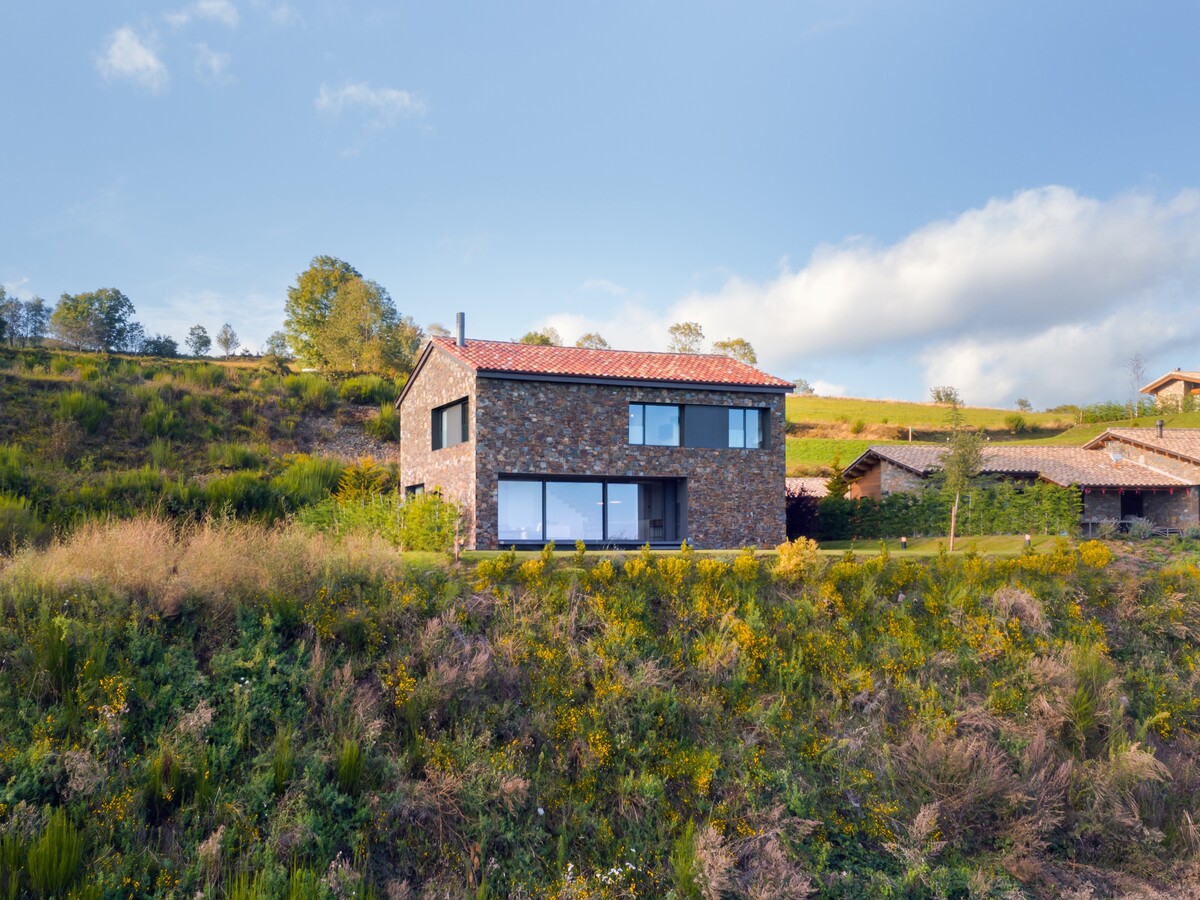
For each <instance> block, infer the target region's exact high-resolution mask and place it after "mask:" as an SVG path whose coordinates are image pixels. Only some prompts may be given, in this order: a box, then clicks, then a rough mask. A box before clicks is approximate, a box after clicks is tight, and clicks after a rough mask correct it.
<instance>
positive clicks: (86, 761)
mask: <svg viewBox="0 0 1200 900" xmlns="http://www.w3.org/2000/svg"><path fill="white" fill-rule="evenodd" d="M63 768H64V769H65V770H66V772H67V796H68V798H70V799H74V798H77V797H89V796H91V794H92V793H93V792H94V791H95V790H96V788H98V787H99V786H100V784H101V782H103V781H104V770H103V769H102V768H101V767H100V764H99V763H98V762H96V759H95V757H93V756H92V754H91V753H89V752H88V751H86V750H68V751H67V752H66V753H64V754H63Z"/></svg>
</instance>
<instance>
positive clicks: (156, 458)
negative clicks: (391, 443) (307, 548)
mask: <svg viewBox="0 0 1200 900" xmlns="http://www.w3.org/2000/svg"><path fill="white" fill-rule="evenodd" d="M398 390H399V388H398V386H397V385H396V384H395V383H393V382H390V381H387V380H385V379H382V378H379V377H377V376H370V375H368V376H358V377H349V378H345V379H341V380H337V379H334V380H329V379H326V378H323V377H321V376H318V375H315V374H312V373H304V374H299V375H289V374H286V373H279V372H273V371H270V370H268V369H266V368H263V367H252V366H247V365H244V364H224V363H222V364H218V363H213V362H201V361H195V360H161V359H144V358H143V359H139V358H125V357H118V356H103V355H98V354H80V353H65V352H49V351H46V350H41V349H37V350H17V351H14V350H0V411H2V413H3V414H2V415H0V547H3V548H5V549H7V548H8V547H10V546H11V545H12V544H14V543H16V544H21V543H24V542H27V541H30V540H38V539H39V538H41V537H43V536H44V535H46V534H48V533H49V531H50V530H51V529H52V528H54V527H59V526H66V525H70V524H73V523H76V522H78V521H80V520H81V519H86V518H88V517H91V516H95V515H102V516H112V515H116V516H128V515H133V514H136V513H139V512H157V513H159V514H166V515H173V516H181V517H198V516H202V515H204V514H208V513H217V514H232V515H240V516H247V515H252V516H257V517H260V518H273V517H275V516H279V515H281V514H284V513H287V512H291V511H294V510H295V509H296V508H297V507H298V506H303V505H305V504H307V503H310V502H314V501H315V500H318V499H320V498H321V497H324V496H326V495H327V494H328V492H329V490H330V488H331V487H333V486H334V485H336V484H337V480H338V472H339V471H340V468H341V467H340V464H339V463H338V462H337V461H335V460H319V459H318V460H313V459H306V458H302V457H301V456H300V455H299V454H300V452H301V451H305V450H308V449H310V447H309V443H310V442H309V441H307V440H306V437H307V436H308V432H310V431H311V430H312V423H313V422H314V420H317V419H325V418H330V417H335V416H336V417H338V418H339V419H344V420H345V421H346V423H347V424H346V428H347V429H351V430H354V431H355V432H356V433H357V434H358V435H359V436H360V438H361V440H360V441H359V442H358V443H361V444H363V445H373V446H376V447H378V446H379V445H378V444H376V443H375V441H371V440H368V439H367V437H366V436H365V435H363V428H362V427H361V426H359V425H358V424H357V422H358V420H360V419H362V418H363V417H364V416H372V414H373V417H372V418H369V419H368V420H367V421H366V422H365V425H366V429H367V431H368V432H369V433H370V435H371V436H372V437H373V438H375V439H376V440H394V439H395V438H396V436H397V435H396V417H395V413H394V411H393V410H392V408H391V402H392V401H394V399H395V397H396V393H397V391H398ZM372 407H373V408H376V409H381V412H374V409H372Z"/></svg>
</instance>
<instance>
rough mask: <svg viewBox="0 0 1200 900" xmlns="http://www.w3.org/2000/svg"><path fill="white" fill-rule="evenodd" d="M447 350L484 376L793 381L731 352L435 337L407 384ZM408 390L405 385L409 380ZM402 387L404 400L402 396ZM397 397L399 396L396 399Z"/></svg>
mask: <svg viewBox="0 0 1200 900" xmlns="http://www.w3.org/2000/svg"><path fill="white" fill-rule="evenodd" d="M435 349H436V350H441V351H444V352H446V353H449V354H450V355H451V356H453V357H454V358H455V359H458V360H459V361H461V362H463V363H465V364H466V365H467V366H469V367H470V368H472V369H474V370H475V371H476V372H477V373H478V374H480V375H498V376H502V377H505V378H518V379H524V380H535V381H582V382H597V381H599V382H624V383H630V382H635V383H643V384H664V385H667V384H669V385H678V384H686V385H695V386H697V387H700V386H703V387H718V388H729V389H738V390H749V391H769V392H772V393H776V392H784V391H790V390H792V388H793V387H794V385H793V383H792V382H790V381H785V380H783V379H782V378H776V377H775V376H774V375H768V374H767V373H765V372H762V371H759V370H758V369H756V368H754V366H751V365H747V364H746V363H744V362H739V361H738V360H736V359H732V358H730V357H728V356H717V355H712V354H707V353H651V352H645V351H640V350H592V349H587V348H583V347H554V346H546V345H541V344H517V343H511V342H508V341H480V340H474V339H470V340H467V341H466V342H465V343H464V345H463V346H461V347H460V346H458V344H457V343H455V341H454V338H450V337H435V338H433V339H432V340H431V341H430V342H429V345H428V346H427V347H426V348H425V352H424V353H423V354H421V359H420V360H418V361H417V365H416V366H415V367H414V369H413V373H412V375H411V376H410V377H409V380H408V384H412V382H413V380H414V379H415V378H416V375H417V372H418V371H419V370H420V369H421V366H422V364H423V363H424V361H425V359H426V358H427V357H428V355H429V354H430V353H431V352H433V351H434V350H435ZM405 389H406V390H405V392H407V385H405ZM405 392H401V394H400V398H399V399H400V400H403V399H404V393H405ZM397 402H399V401H397Z"/></svg>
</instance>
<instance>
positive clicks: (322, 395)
mask: <svg viewBox="0 0 1200 900" xmlns="http://www.w3.org/2000/svg"><path fill="white" fill-rule="evenodd" d="M283 388H284V390H285V391H287V393H288V395H289V396H292V397H295V398H296V399H298V400H299V401H300V403H301V404H302V405H303V406H304V408H305V409H310V410H313V411H314V412H326V411H328V410H330V409H332V408H333V407H334V405H335V404H336V403H337V399H338V392H337V389H336V388H335V387H334V386H333V385H332V384H330V383H329V382H328V381H326V380H325V379H324V378H322V377H321V376H320V375H314V374H313V373H311V372H305V373H304V374H302V375H289V376H288V377H287V378H285V379H283Z"/></svg>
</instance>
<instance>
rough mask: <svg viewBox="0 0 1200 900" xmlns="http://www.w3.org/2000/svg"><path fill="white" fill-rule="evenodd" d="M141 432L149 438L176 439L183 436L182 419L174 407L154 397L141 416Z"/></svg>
mask: <svg viewBox="0 0 1200 900" xmlns="http://www.w3.org/2000/svg"><path fill="white" fill-rule="evenodd" d="M142 430H143V431H145V432H146V434H148V435H149V436H150V437H160V438H177V437H180V436H181V435H182V434H183V419H182V418H181V417H180V415H179V413H178V412H177V411H176V410H175V409H174V407H172V406H171V405H170V404H168V403H167V402H166V401H165V400H163V399H162V398H161V397H155V398H154V399H153V400H151V401H150V406H149V408H148V409H147V410H146V412H144V413H143V414H142Z"/></svg>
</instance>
